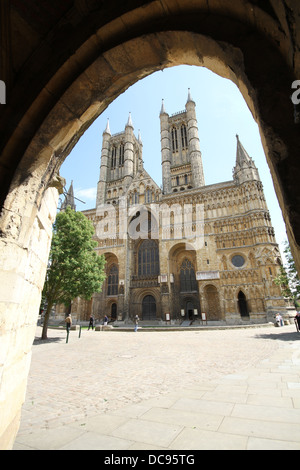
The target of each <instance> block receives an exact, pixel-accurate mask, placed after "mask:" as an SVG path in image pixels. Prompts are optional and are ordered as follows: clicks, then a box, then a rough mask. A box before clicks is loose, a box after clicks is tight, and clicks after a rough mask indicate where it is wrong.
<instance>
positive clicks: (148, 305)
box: [142, 295, 156, 321]
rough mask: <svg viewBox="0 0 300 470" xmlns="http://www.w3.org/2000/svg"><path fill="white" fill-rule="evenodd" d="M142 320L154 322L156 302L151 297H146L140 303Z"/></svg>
mask: <svg viewBox="0 0 300 470" xmlns="http://www.w3.org/2000/svg"><path fill="white" fill-rule="evenodd" d="M142 320H143V321H145V320H146V321H147V320H150V321H151V320H152V321H153V320H156V300H155V298H154V297H153V295H146V296H145V297H144V298H143V302H142Z"/></svg>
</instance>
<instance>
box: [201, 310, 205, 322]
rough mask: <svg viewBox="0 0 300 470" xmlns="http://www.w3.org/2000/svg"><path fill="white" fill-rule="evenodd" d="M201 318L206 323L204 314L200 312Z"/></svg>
mask: <svg viewBox="0 0 300 470" xmlns="http://www.w3.org/2000/svg"><path fill="white" fill-rule="evenodd" d="M201 318H202V321H206V313H204V312H202V313H201Z"/></svg>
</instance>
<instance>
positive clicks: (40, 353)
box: [14, 325, 300, 450]
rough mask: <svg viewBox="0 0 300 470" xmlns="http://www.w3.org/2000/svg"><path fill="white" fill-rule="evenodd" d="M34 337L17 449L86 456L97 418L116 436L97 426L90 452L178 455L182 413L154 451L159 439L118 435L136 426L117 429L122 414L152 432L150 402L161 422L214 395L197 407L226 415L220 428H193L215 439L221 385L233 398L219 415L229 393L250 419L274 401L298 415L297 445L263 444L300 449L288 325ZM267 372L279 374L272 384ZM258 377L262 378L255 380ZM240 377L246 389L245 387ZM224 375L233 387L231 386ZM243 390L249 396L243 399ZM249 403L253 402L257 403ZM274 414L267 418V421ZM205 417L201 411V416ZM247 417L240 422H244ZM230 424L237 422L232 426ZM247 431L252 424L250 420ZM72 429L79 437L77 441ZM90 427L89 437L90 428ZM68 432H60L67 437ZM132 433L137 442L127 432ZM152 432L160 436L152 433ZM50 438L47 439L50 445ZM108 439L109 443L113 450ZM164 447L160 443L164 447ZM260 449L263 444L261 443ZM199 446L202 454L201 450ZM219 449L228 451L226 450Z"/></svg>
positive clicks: (299, 402) (298, 388)
mask: <svg viewBox="0 0 300 470" xmlns="http://www.w3.org/2000/svg"><path fill="white" fill-rule="evenodd" d="M40 333H41V329H40V328H38V329H37V336H36V341H35V343H34V345H33V352H32V364H31V370H30V374H29V379H28V388H27V395H26V401H25V404H24V407H23V411H22V420H21V426H20V430H19V433H18V436H17V440H16V443H15V447H14V448H15V450H21V449H27V448H28V449H40V448H45V449H47V448H68V445H69V448H86V445H87V443H86V442H85V443H84V439H87V434H86V433H87V432H88V435H89V444H88V445H89V446H91V445H92V444H91V442H92V441H93V439H91V429H90V428H89V426H88V425H90V426H91V423H93V422H94V421H93V420H97V418H99V419H100V420H101V426H103V423H104V422H106V421H107V423H108V422H109V423H110V424H109V426H113V423H115V425H114V426H113V429H110V428H109V431H107V428H105V429H106V430H105V432H104V430H103V429H102V428H101V426H100V425H99V426H100V428H101V429H102V431H99V429H100V428H99V426H98V428H97V429H96V433H99V434H98V438H99V436H100V435H101V439H102V440H101V444H99V442H98V441H97V442H98V444H97V443H94V444H93V445H94V446H95V448H126V449H129V448H130V449H133V448H146V449H147V448H171V445H175V442H177V443H178V445H182V446H183V447H181V448H184V444H183V442H184V435H185V434H184V433H187V430H190V428H189V426H187V427H186V426H183V423H182V422H180V418H179V415H180V412H179V411H177V414H175V415H176V416H178V420H179V422H178V428H177V427H176V426H175V423H173V428H176V432H175V431H174V433H175V434H174V435H173V434H172V435H171V436H170V440H168V439H167V438H166V437H164V439H167V440H166V441H164V440H163V441H160V445H159V444H158V442H155V441H154V442H152V441H151V442H149V440H147V438H146V437H142V438H140V437H139V436H140V435H142V434H143V433H142V431H140V432H138V436H137V437H136V438H133V437H132V438H131V439H129V440H128V432H129V431H128V430H127V431H126V433H125V434H126V435H125V434H124V435H122V432H121V431H122V426H125V424H126V425H128V426H129V429H131V428H130V426H132V425H133V423H132V422H130V423H128V422H126V423H125V422H124V421H123V420H124V417H125V416H126V410H128V413H130V418H131V419H132V420H134V419H136V422H135V424H136V425H137V426H141V425H142V421H138V419H141V416H143V417H144V414H143V413H146V415H147V413H150V414H149V415H147V420H148V421H147V423H148V424H149V422H152V421H153V419H152V418H153V416H152V415H151V413H153V412H154V410H152V408H151V407H153V406H154V405H153V404H156V405H157V407H158V408H159V411H160V414H161V413H162V410H164V412H166V409H167V408H168V412H169V413H170V412H174V410H176V409H177V408H178V406H179V404H180V403H181V405H183V404H184V403H185V405H184V406H192V402H191V403H189V405H188V404H187V403H186V402H185V400H188V399H190V400H195V402H194V403H193V408H195V407H196V408H195V409H197V407H199V406H200V399H201V400H202V397H203V393H204V392H205V393H206V394H207V393H208V392H210V393H211V396H208V395H207V396H206V400H205V402H203V400H202V401H201V403H202V404H201V406H203V403H205V406H206V407H207V406H208V407H209V406H212V405H213V406H214V411H212V409H210V410H209V409H208V410H207V409H206V410H205V413H204V414H205V416H206V415H207V416H209V417H211V418H214V419H216V416H221V415H222V420H221V421H220V422H218V425H211V424H205V425H203V424H202V425H201V424H200V425H199V426H198V425H197V426H193V427H192V428H193V429H198V428H199V429H200V430H202V431H201V432H217V431H218V432H221V428H222V427H221V424H222V426H225V424H224V423H227V421H226V419H227V418H226V419H224V416H223V415H224V413H225V411H222V413H221V414H220V413H219V412H217V410H218V403H219V405H221V404H220V402H219V398H218V387H220V386H221V385H222V387H224V386H225V389H223V392H224V394H225V395H226V390H227V391H229V392H230V397H229V398H226V399H225V402H226V406H225V407H224V410H225V409H227V408H228V406H227V405H228V403H231V405H232V401H233V398H232V397H234V396H235V392H238V393H239V394H240V395H241V394H242V395H243V398H242V399H241V400H240V399H239V398H237V400H236V401H237V403H235V405H234V406H235V408H234V409H235V410H236V409H237V408H236V407H237V406H238V405H240V406H241V404H242V403H245V402H244V397H247V399H246V400H247V401H246V404H247V405H248V406H253V407H254V408H255V407H256V408H255V410H256V411H255V410H254V409H251V410H250V408H247V413H249V415H250V416H251V415H252V413H254V411H255V413H254V414H255V416H256V415H257V413H259V411H260V412H262V410H263V407H264V406H271V407H273V404H272V403H277V404H276V405H275V410H276V411H278V410H279V409H280V410H281V408H282V409H286V407H287V408H288V409H289V412H291V411H292V412H293V416H294V417H293V419H292V423H288V424H289V425H290V426H291V431H292V432H293V433H294V428H293V426H295V425H296V424H297V426H298V428H299V432H298V434H299V436H298V435H297V433H296V434H295V433H294V435H295V436H296V437H297V439H298V438H299V439H298V441H297V439H296V437H295V439H294V438H292V443H291V442H290V438H289V437H286V438H284V439H281V438H280V436H279V437H278V439H277V438H276V436H275V437H274V436H273V435H272V436H267V442H268V444H269V445H270V443H271V442H273V441H274V442H276V443H277V444H276V445H277V447H278V445H279V444H278V443H281V446H282V447H283V448H286V446H291V447H292V448H294V447H295V446H296V447H295V448H300V444H299V446H298V444H297V442H298V443H300V426H299V425H300V384H299V378H300V355H299V354H300V352H299V351H300V349H299V346H300V342H299V341H300V334H299V333H296V331H295V327H294V325H290V326H285V327H283V328H274V327H271V328H270V327H262V328H251V329H250V328H249V329H248V328H245V329H226V330H218V329H217V330H213V331H212V330H201V331H199V330H189V331H168V332H165V331H145V330H143V331H138V332H137V333H134V332H133V331H128V332H123V331H103V332H96V331H92V330H90V331H87V330H83V331H82V333H81V337H80V338H79V337H78V336H79V335H78V331H71V332H70V337H69V342H68V344H67V343H66V333H65V331H61V330H51V329H49V330H48V338H49V339H48V341H47V342H42V341H40V340H39V339H38V338H39V337H40ZM295 354H296V356H295ZM295 357H296V360H295ZM293 358H294V359H293ZM298 358H299V360H298ZM275 366H276V371H275ZM278 370H280V371H281V372H282V373H285V377H286V380H285V379H284V378H283V377H282V376H280V381H279V382H280V383H279V384H278V383H277V382H276V386H275V385H274V382H272V380H273V378H274V377H277V379H278ZM271 373H273V374H275V375H272V377H271ZM247 374H248V375H247ZM264 374H265V375H264ZM268 374H269V376H268ZM258 375H259V378H257V376H258ZM246 376H247V377H248V379H247V380H248V382H247V384H246V385H245V380H246V379H245V377H246ZM228 377H229V378H232V380H229V381H228ZM242 377H244V379H242ZM253 377H255V383H259V384H260V387H259V390H260V391H259V393H258V392H257V393H256V392H254V389H252V393H250V392H249V390H250V388H251V383H250V382H249V380H250V379H251V380H252V382H253V380H254V378H253ZM263 378H264V380H263ZM233 379H234V380H235V382H234V380H233ZM278 380H279V379H278ZM261 384H263V387H261ZM291 384H292V385H291ZM226 387H227V388H226ZM228 387H229V389H230V390H229V389H228ZM245 387H246V388H245ZM249 387H250V388H249ZM275 389H276V390H275ZM242 390H243V391H242ZM257 390H258V389H257ZM246 391H248V392H249V393H250V395H249V393H248V394H246V393H245V392H246ZM220 392H221V390H220ZM257 394H258V395H259V397H258V396H257ZM227 396H229V395H228V394H227ZM255 396H256V399H254V398H253V397H255ZM213 397H215V399H213ZM251 397H252V398H251ZM153 399H154V400H153ZM223 401H224V400H223ZM217 402H218V403H217ZM251 403H252V405H251ZM146 404H147V406H146ZM159 404H160V405H159ZM223 405H224V403H223ZM232 406H233V405H232ZM157 407H156V411H157V410H158V408H157ZM160 407H161V408H160ZM169 407H171V409H169ZM257 407H258V408H259V409H258V410H257ZM234 409H232V407H231V408H230V413H229V411H228V413H229V415H230V419H233V420H234V419H239V420H240V419H241V418H240V416H239V415H238V417H237V418H234V416H235V414H234ZM130 410H131V411H130ZM181 411H182V412H183V410H181ZM192 411H193V410H192V409H190V410H185V412H186V413H191V414H192V415H193V416H194V412H192ZM271 411H272V410H269V412H270V413H271ZM273 411H274V409H273ZM281 411H282V410H281ZM142 412H143V413H142ZM203 412H204V410H203V409H202V412H201V413H200V414H201V416H202V415H203ZM244 412H245V413H246V411H244ZM226 413H227V412H226ZM226 413H225V414H226ZM228 413H227V414H228ZM247 413H246V415H245V416H244V419H246V418H247V419H248V417H249V415H248V414H247ZM262 414H263V413H262ZM151 416H152V418H151ZM127 418H128V417H127ZM202 418H203V416H202ZM202 418H201V419H202ZM174 419H177V418H174ZM247 419H246V422H247ZM289 419H290V418H289ZM115 420H116V421H115ZM158 420H159V421H162V423H160V424H159V425H158V428H159V427H162V426H165V422H166V420H167V417H164V418H158ZM282 420H283V418H282ZM297 420H298V421H297ZM279 421H280V419H279ZM201 422H202V421H201ZM243 422H244V421H243ZM209 423H210V421H209ZM230 423H231V424H232V423H233V422H231V421H230ZM239 423H240V421H239ZM253 423H254V421H253V422H251V424H253ZM240 424H241V423H240ZM211 426H212V427H211ZM225 427H226V426H225ZM115 428H116V429H118V430H120V433H119V434H118V433H116V431H115ZM272 428H273V427H272ZM75 429H76V433H75V435H73V434H72V433H73V431H74V432H75ZM92 429H94V431H95V428H93V426H92ZM143 429H144V428H143ZM224 429H225V428H224ZM264 429H265V425H264ZM64 430H65V433H63V431H64ZM71 430H72V431H71ZM79 431H80V433H81V434H80V436H82V439H83V440H81V441H80V440H79V441H78V439H79V435H77V433H79ZM84 431H85V432H84ZM59 432H61V433H62V435H64V436H65V437H61V439H60V444H57V443H55V444H54V443H52V444H51V442H52V441H51V439H50V440H49V437H50V436H53V433H55V434H56V437H57V434H59ZM112 432H114V433H115V434H112ZM124 432H125V428H124ZM161 432H162V434H163V436H167V435H168V433H166V430H164V432H163V430H161ZM247 432H248V434H249V435H248V434H247V439H246V437H245V436H244V435H243V439H242V441H237V442H238V443H237V444H236V446H237V448H238V447H239V446H240V445H242V447H243V448H249V446H250V447H251V445H252V446H253V445H254V444H253V443H254V442H255V441H253V439H255V435H256V434H255V433H254V437H252V440H251V442H252V444H251V445H250V444H249V442H250V441H249V438H250V437H251V432H252V431H249V430H248V431H247ZM230 433H233V431H230V430H229V432H228V429H227V431H226V432H221V434H222V436H223V437H224V439H225V441H226V439H227V441H228V446H229V447H230V446H232V445H233V442H234V441H233V440H232V436H231V437H230ZM130 434H131V435H132V436H134V435H135V432H134V430H133V429H131V431H130ZM157 434H159V432H158V431H157V430H156V435H157ZM233 434H234V433H233ZM242 434H243V433H242ZM244 434H245V433H244ZM252 434H253V432H252ZM66 435H68V438H67V437H66ZM178 435H180V436H181V437H182V439H183V441H182V443H181V444H180V442H179V441H176V439H177V438H178ZM235 435H236V434H234V436H235ZM42 436H44V439H42ZM46 436H48V438H47V439H46ZM126 436H127V437H126ZM258 437H259V433H258ZM258 437H257V439H258ZM271 437H272V439H271ZM76 439H77V441H76ZM107 439H110V441H109V442H110V443H109V444H108V441H107ZM139 439H140V440H141V442H139ZM199 439H200V437H199ZM245 439H246V441H245ZM294 440H296V442H294ZM71 441H72V442H73V444H72V443H71ZM225 441H224V442H225ZM227 441H226V442H227ZM137 442H138V444H137ZM164 442H165V444H164V445H162V443H164ZM189 442H191V439H190V438H189ZM200 442H202V441H201V439H200V441H199V446H200V447H201V446H202V444H200ZM210 442H211V441H210ZM257 442H258V441H257ZM260 442H264V440H261V439H260ZM172 443H173V444H172ZM197 443H198V441H196V444H195V445H196V447H197V445H198V444H197ZM72 445H73V446H74V447H72ZM274 445H275V444H274ZM51 446H52V447H51ZM64 446H65V447H64ZM109 446H111V447H109ZM139 446H140V447H139ZM147 446H148V447H147ZM149 446H150V447H149ZM151 446H152V447H151ZM153 446H154V447H153ZM203 446H204V447H205V444H203ZM224 446H225V448H227V447H226V444H224ZM247 446H248V447H247ZM254 447H255V446H254ZM279 447H280V446H279ZM173 448H176V447H173ZM201 448H203V447H201Z"/></svg>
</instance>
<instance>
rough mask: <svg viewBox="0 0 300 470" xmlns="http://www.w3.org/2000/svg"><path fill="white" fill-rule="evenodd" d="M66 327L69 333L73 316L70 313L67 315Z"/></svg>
mask: <svg viewBox="0 0 300 470" xmlns="http://www.w3.org/2000/svg"><path fill="white" fill-rule="evenodd" d="M65 322H66V329H67V333H69V331H70V328H71V326H72V317H71V314H70V313H69V315H68V316H67V317H66V320H65Z"/></svg>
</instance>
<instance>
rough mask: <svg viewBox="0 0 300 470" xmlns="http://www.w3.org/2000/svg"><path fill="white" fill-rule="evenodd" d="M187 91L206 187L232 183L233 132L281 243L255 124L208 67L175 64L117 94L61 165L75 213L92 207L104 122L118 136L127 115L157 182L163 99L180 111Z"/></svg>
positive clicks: (234, 91)
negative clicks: (253, 168)
mask: <svg viewBox="0 0 300 470" xmlns="http://www.w3.org/2000/svg"><path fill="white" fill-rule="evenodd" d="M188 88H190V90H191V96H192V98H193V99H194V101H195V102H196V113H197V120H198V128H199V137H200V147H201V152H202V160H203V168H204V176H205V182H206V184H213V183H220V182H222V181H229V180H232V169H233V167H234V165H235V157H236V134H238V135H239V137H240V141H241V143H242V144H243V146H244V147H245V149H246V150H247V152H248V154H249V155H250V156H251V157H252V158H253V160H254V161H255V164H256V166H257V168H258V170H259V173H260V177H261V180H262V183H263V186H264V191H265V196H266V200H267V204H268V207H269V211H270V214H271V219H272V223H273V226H274V229H275V234H276V238H277V242H278V243H279V244H280V248H281V251H283V250H282V243H283V242H284V241H285V240H286V229H285V225H284V222H283V219H282V214H281V210H280V208H279V204H278V201H277V198H276V195H275V192H274V187H273V182H272V178H271V174H270V170H269V167H268V165H267V162H266V157H265V154H264V150H263V147H262V144H261V139H260V135H259V131H258V126H257V124H256V122H255V121H254V119H253V117H252V114H251V112H250V111H249V109H248V107H247V105H246V103H245V101H244V99H243V97H242V95H241V93H240V91H239V90H238V88H237V86H236V85H235V84H234V83H233V82H231V81H230V80H226V79H224V78H221V77H219V76H218V75H216V74H214V73H213V72H211V71H210V70H208V69H205V68H202V67H194V66H179V67H172V68H169V69H165V70H164V71H160V72H156V73H154V74H152V75H150V76H148V77H146V78H144V79H143V80H140V81H139V82H137V83H136V84H135V85H133V86H131V87H130V88H129V89H128V90H127V91H126V92H124V93H123V94H122V95H120V96H119V97H118V98H117V99H116V100H115V101H114V102H113V103H112V104H111V105H110V106H109V107H108V108H107V109H106V110H105V111H104V112H103V114H102V115H101V116H100V117H99V118H98V119H97V120H96V121H95V122H94V123H93V124H92V125H91V126H90V128H89V129H88V130H87V131H86V132H85V134H84V135H83V136H82V137H81V139H80V141H79V142H78V143H77V145H76V147H75V148H74V149H73V151H72V152H71V153H70V155H69V156H68V158H67V159H66V161H65V162H64V164H63V165H62V167H61V171H60V173H61V176H63V177H64V178H65V179H66V181H67V184H66V187H67V188H69V186H70V183H71V181H72V180H73V187H74V192H75V197H77V198H79V199H81V200H82V201H84V202H85V204H82V203H80V202H79V201H75V202H76V206H77V210H86V209H92V208H94V207H95V201H96V187H97V183H98V179H99V174H100V157H101V147H102V134H103V131H104V130H105V128H106V124H107V119H108V118H109V125H110V130H111V132H112V134H115V133H117V132H122V131H123V130H124V128H125V125H126V123H127V120H128V116H129V112H131V117H132V121H133V125H134V132H135V135H136V136H137V135H138V131H139V130H140V132H141V136H142V141H143V160H144V167H145V169H146V170H147V171H148V173H149V174H150V176H151V177H152V178H153V179H154V180H155V181H156V183H157V184H159V185H160V184H161V179H162V177H161V149H160V121H159V113H160V109H161V103H162V99H164V104H165V109H166V111H167V113H168V114H173V113H176V112H177V111H181V110H184V109H185V104H186V101H187V96H188Z"/></svg>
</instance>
